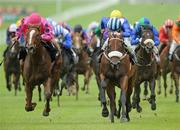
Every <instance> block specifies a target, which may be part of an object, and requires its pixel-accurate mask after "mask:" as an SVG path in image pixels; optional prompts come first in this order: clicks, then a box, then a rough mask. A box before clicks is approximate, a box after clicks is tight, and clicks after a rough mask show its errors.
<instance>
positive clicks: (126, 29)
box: [122, 19, 131, 37]
mask: <svg viewBox="0 0 180 130" xmlns="http://www.w3.org/2000/svg"><path fill="white" fill-rule="evenodd" d="M122 30H123V36H124V37H130V35H131V29H130V26H129V23H128V21H127V20H126V19H124V22H123V24H122Z"/></svg>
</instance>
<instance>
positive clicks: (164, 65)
mask: <svg viewBox="0 0 180 130" xmlns="http://www.w3.org/2000/svg"><path fill="white" fill-rule="evenodd" d="M167 36H168V38H169V40H168V42H167V44H165V45H166V46H165V48H164V49H163V50H162V52H160V59H161V64H160V70H158V71H160V73H159V74H160V75H159V77H160V76H161V75H162V77H163V80H164V95H165V97H166V96H167V92H166V89H167V74H168V73H169V72H171V68H172V66H171V65H170V63H169V59H168V53H169V49H170V45H171V43H172V29H170V28H168V29H167ZM170 77H171V82H170V83H171V85H170V86H171V88H170V94H172V92H173V83H172V82H173V81H172V75H171V76H170ZM160 93H161V80H160V78H159V91H158V94H160Z"/></svg>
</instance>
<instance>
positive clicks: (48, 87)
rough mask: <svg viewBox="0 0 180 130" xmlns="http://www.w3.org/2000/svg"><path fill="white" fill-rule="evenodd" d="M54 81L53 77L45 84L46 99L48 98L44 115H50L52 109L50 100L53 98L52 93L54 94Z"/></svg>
mask: <svg viewBox="0 0 180 130" xmlns="http://www.w3.org/2000/svg"><path fill="white" fill-rule="evenodd" d="M52 82H53V79H51V78H48V80H47V82H46V84H45V85H44V95H45V99H46V104H45V108H44V111H43V116H49V112H50V111H51V109H50V100H51V95H52V92H53V87H54V86H53V85H52ZM54 85H55V84H54Z"/></svg>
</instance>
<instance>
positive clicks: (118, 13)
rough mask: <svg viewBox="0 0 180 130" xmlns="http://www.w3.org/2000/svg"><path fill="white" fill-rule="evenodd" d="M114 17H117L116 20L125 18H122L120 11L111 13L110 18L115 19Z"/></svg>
mask: <svg viewBox="0 0 180 130" xmlns="http://www.w3.org/2000/svg"><path fill="white" fill-rule="evenodd" d="M114 17H116V18H122V17H123V16H122V13H121V11H119V10H113V11H112V12H111V15H110V18H114Z"/></svg>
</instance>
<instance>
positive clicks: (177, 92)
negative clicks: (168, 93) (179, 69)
mask: <svg viewBox="0 0 180 130" xmlns="http://www.w3.org/2000/svg"><path fill="white" fill-rule="evenodd" d="M174 83H175V88H176V90H175V93H176V102H179V75H178V74H177V73H175V72H174Z"/></svg>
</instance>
